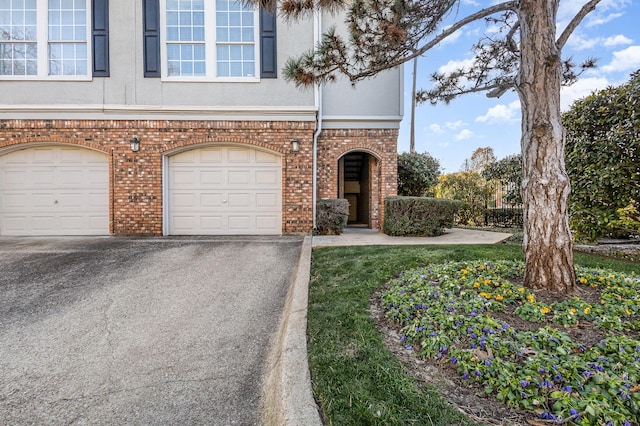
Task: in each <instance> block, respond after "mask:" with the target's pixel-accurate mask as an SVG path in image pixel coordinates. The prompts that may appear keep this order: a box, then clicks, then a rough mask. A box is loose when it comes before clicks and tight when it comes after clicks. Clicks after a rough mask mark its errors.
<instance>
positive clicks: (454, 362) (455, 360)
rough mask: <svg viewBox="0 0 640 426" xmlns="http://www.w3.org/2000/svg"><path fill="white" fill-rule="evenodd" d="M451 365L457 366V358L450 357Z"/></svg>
mask: <svg viewBox="0 0 640 426" xmlns="http://www.w3.org/2000/svg"><path fill="white" fill-rule="evenodd" d="M451 363H452V364H457V363H458V358H456V357H455V356H452V357H451Z"/></svg>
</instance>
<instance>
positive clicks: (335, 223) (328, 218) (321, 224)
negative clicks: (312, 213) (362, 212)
mask: <svg viewBox="0 0 640 426" xmlns="http://www.w3.org/2000/svg"><path fill="white" fill-rule="evenodd" d="M348 219H349V202H348V201H347V200H345V199H343V198H338V199H331V198H323V199H321V200H319V201H318V204H317V205H316V229H315V233H316V234H320V235H340V234H342V230H343V229H344V227H345V226H346V225H347V220H348Z"/></svg>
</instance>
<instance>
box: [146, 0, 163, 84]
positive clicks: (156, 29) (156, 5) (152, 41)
mask: <svg viewBox="0 0 640 426" xmlns="http://www.w3.org/2000/svg"><path fill="white" fill-rule="evenodd" d="M142 9H143V10H142V15H143V20H144V22H143V30H144V35H143V37H144V76H145V77H160V2H159V0H143V3H142Z"/></svg>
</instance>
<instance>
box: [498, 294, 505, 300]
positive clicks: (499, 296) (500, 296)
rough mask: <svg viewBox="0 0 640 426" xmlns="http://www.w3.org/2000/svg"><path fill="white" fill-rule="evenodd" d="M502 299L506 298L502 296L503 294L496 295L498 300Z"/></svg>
mask: <svg viewBox="0 0 640 426" xmlns="http://www.w3.org/2000/svg"><path fill="white" fill-rule="evenodd" d="M502 299H504V297H502V295H501V294H498V295H496V300H502Z"/></svg>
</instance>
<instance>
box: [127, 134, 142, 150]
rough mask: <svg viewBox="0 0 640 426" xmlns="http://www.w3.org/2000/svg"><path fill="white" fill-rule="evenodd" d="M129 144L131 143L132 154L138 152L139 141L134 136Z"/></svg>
mask: <svg viewBox="0 0 640 426" xmlns="http://www.w3.org/2000/svg"><path fill="white" fill-rule="evenodd" d="M129 142H131V151H133V152H138V151H140V139H138V138H137V137H135V136H134V137H132V138H131V140H130V141H129Z"/></svg>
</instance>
